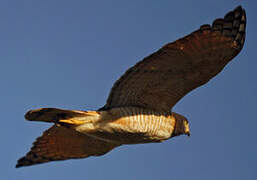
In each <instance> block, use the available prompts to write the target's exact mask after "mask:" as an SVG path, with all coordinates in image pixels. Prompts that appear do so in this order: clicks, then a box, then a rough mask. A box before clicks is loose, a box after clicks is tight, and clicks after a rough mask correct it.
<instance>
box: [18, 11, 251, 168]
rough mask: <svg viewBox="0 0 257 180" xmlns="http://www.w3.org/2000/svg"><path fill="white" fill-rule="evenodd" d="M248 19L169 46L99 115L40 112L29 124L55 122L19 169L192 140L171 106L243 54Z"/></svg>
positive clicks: (128, 78)
mask: <svg viewBox="0 0 257 180" xmlns="http://www.w3.org/2000/svg"><path fill="white" fill-rule="evenodd" d="M245 28H246V14H245V11H244V9H243V8H242V7H241V6H239V7H237V8H235V9H234V10H233V11H231V12H229V13H227V14H226V15H225V17H224V18H219V19H216V20H215V21H214V22H213V23H212V25H209V24H205V25H202V26H201V27H200V28H199V29H198V30H196V31H194V32H192V33H191V34H189V35H187V36H185V37H183V38H181V39H178V40H176V41H175V42H172V43H169V44H166V45H165V46H163V47H162V48H161V49H159V50H158V51H157V52H155V53H153V54H151V55H150V56H148V57H146V58H144V59H143V60H142V61H140V62H138V63H137V64H136V65H135V66H133V67H132V68H130V69H128V70H127V72H126V73H125V74H124V75H123V76H121V78H120V79H119V80H118V81H116V82H115V84H114V86H113V87H112V89H111V92H110V94H109V97H108V99H107V102H106V104H105V105H104V106H103V107H102V108H100V109H98V110H97V111H77V110H63V109H56V108H41V109H36V110H31V111H28V112H27V113H26V115H25V118H26V119H27V120H29V121H43V122H50V123H54V125H53V126H52V127H51V128H49V129H48V130H46V131H45V132H44V133H43V135H42V136H41V137H39V138H37V139H36V141H35V142H34V143H33V147H32V148H31V150H30V151H29V152H28V153H27V154H26V155H25V156H24V157H22V158H21V159H19V160H18V163H17V165H16V167H21V166H30V165H34V164H40V163H45V162H49V161H57V160H65V159H71V158H86V157H89V156H101V155H103V154H105V153H107V152H109V151H111V150H112V149H114V148H116V147H118V146H121V145H124V144H139V143H153V142H162V141H165V140H167V139H170V138H172V137H175V136H179V135H182V134H186V135H190V131H189V123H188V120H187V119H186V118H185V117H184V116H182V115H180V114H178V113H175V112H172V111H171V109H172V107H173V106H174V105H175V104H176V103H177V102H178V101H179V100H180V99H181V98H182V97H183V96H185V95H186V94H187V93H188V92H190V91H191V90H193V89H195V88H197V87H199V86H201V85H203V84H205V83H207V82H208V81H209V80H210V79H211V78H213V77H214V76H216V75H217V74H218V73H219V72H221V71H222V69H223V68H224V67H225V65H226V64H227V63H228V62H230V61H231V60H232V59H233V58H234V57H235V56H236V55H237V54H238V53H239V52H240V51H241V49H242V47H243V45H244V41H245Z"/></svg>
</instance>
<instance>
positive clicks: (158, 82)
mask: <svg viewBox="0 0 257 180" xmlns="http://www.w3.org/2000/svg"><path fill="white" fill-rule="evenodd" d="M245 27H246V15H245V11H244V9H242V7H241V6H239V7H237V8H236V9H235V10H234V11H231V12H229V13H228V14H227V15H226V16H225V17H224V18H223V19H216V20H215V21H214V22H213V24H212V26H210V25H203V26H201V28H200V29H199V30H197V31H195V32H193V33H191V34H189V35H188V36H186V37H184V38H182V39H179V40H177V41H175V42H173V43H170V44H167V45H165V46H164V47H162V48H161V49H160V50H158V51H157V52H155V53H153V54H152V55H150V56H148V57H146V58H145V59H143V60H142V61H141V62H139V63H137V64H136V65H135V66H134V67H132V68H130V69H129V70H128V71H127V72H126V73H125V74H124V75H123V76H122V77H121V78H120V79H119V80H118V81H116V83H115V84H114V86H113V87H112V90H111V92H110V95H109V97H108V100H107V103H106V105H105V106H104V107H103V109H108V108H112V107H117V106H130V105H131V106H141V107H146V108H150V109H154V110H157V111H170V109H171V108H172V107H173V106H174V104H176V103H177V102H178V101H179V100H180V99H181V98H182V97H183V96H184V95H186V94H187V93H188V92H190V91H191V90H193V89H195V88H197V87H199V86H201V85H203V84H205V83H206V82H208V81H209V80H210V79H211V78H212V77H214V76H215V75H217V74H218V73H219V72H220V71H221V70H222V69H223V68H224V66H225V65H226V64H227V63H228V62H229V61H230V60H231V59H232V58H233V57H235V56H236V55H237V54H238V53H239V52H240V50H241V49H242V47H243V44H244V40H245Z"/></svg>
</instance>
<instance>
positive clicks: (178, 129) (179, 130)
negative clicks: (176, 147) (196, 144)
mask: <svg viewBox="0 0 257 180" xmlns="http://www.w3.org/2000/svg"><path fill="white" fill-rule="evenodd" d="M172 116H173V117H174V119H175V128H174V131H173V133H172V137H174V136H179V135H181V134H186V135H188V136H190V128H189V123H188V120H187V118H185V117H184V116H182V115H180V114H178V113H174V112H173V113H172Z"/></svg>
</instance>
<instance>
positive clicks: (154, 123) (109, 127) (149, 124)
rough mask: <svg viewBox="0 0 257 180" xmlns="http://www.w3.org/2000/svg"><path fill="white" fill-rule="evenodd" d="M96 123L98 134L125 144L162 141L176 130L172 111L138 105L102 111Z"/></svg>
mask: <svg viewBox="0 0 257 180" xmlns="http://www.w3.org/2000/svg"><path fill="white" fill-rule="evenodd" d="M100 113H101V119H100V120H99V121H98V123H96V129H95V130H97V132H96V135H97V136H99V137H101V138H104V139H108V140H110V141H116V142H120V143H123V144H137V143H147V142H161V141H163V140H166V139H169V138H170V137H171V135H172V132H173V131H174V126H175V119H174V117H173V116H172V115H171V113H161V112H155V111H152V110H149V109H143V108H138V107H122V108H113V109H111V110H109V111H102V112H100Z"/></svg>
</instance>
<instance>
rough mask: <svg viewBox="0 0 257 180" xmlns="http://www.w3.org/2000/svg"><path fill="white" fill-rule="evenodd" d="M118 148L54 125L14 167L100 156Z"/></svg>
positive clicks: (115, 145)
mask: <svg viewBox="0 0 257 180" xmlns="http://www.w3.org/2000/svg"><path fill="white" fill-rule="evenodd" d="M117 146H119V145H118V144H113V143H110V142H105V141H102V140H99V139H95V138H93V137H90V136H87V135H85V134H82V133H79V132H77V131H75V130H73V129H70V128H66V127H63V126H59V125H54V126H52V127H51V128H49V129H48V130H47V131H45V132H44V133H43V135H42V136H41V137H39V138H37V140H36V141H35V142H34V143H33V147H32V148H31V150H30V151H29V152H28V153H27V154H26V155H25V156H24V157H22V158H21V159H19V160H18V163H17V165H16V167H21V166H30V165H34V164H40V163H45V162H49V161H57V160H65V159H72V158H73V159H74V158H86V157H88V156H101V155H103V154H105V153H107V152H109V151H111V150H112V149H113V148H115V147H117Z"/></svg>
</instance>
